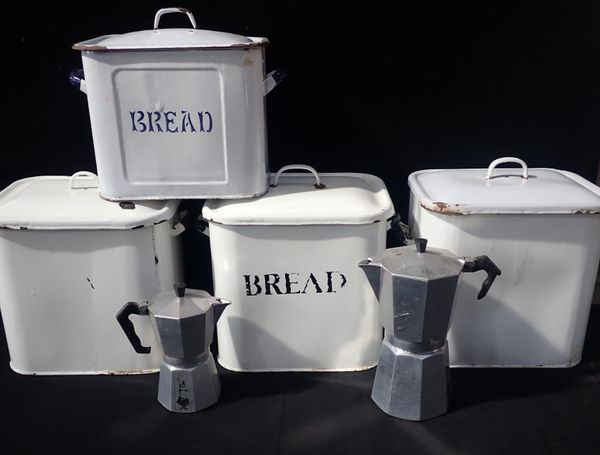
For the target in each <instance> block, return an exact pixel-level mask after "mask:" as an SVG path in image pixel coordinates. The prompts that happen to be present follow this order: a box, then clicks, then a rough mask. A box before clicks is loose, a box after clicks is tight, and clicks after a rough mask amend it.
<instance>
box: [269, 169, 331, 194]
mask: <svg viewBox="0 0 600 455" xmlns="http://www.w3.org/2000/svg"><path fill="white" fill-rule="evenodd" d="M292 169H300V170H303V171H308V172H310V173H311V174H312V175H314V177H315V180H316V181H317V183H316V184H315V188H317V189H322V188H325V185H323V184H322V183H321V177H319V173H318V172H317V171H316V169H315V168H314V167H312V166H308V165H307V164H288V165H286V166H283V167H282V168H281V169H279V170H278V171H277V174H275V180H274V181H273V183H272V184H271V186H272V187H276V186H277V185H278V184H279V176H280V175H281V174H283V173H284V172H285V171H289V170H292Z"/></svg>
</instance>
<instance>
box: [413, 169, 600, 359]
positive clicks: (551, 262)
mask: <svg viewBox="0 0 600 455" xmlns="http://www.w3.org/2000/svg"><path fill="white" fill-rule="evenodd" d="M503 171H504V170H503ZM529 171H530V177H529V179H527V183H526V184H524V186H521V185H523V182H522V181H521V177H509V178H507V179H503V183H501V184H500V185H498V186H496V187H493V189H492V190H491V191H490V192H489V193H486V192H487V191H488V190H487V189H488V188H489V187H486V184H485V182H483V181H481V182H479V185H480V187H479V188H480V189H481V188H482V189H481V191H479V192H477V191H475V192H474V191H473V188H474V185H476V184H477V182H476V180H475V179H473V178H471V176H472V175H474V174H475V173H478V174H481V173H483V176H484V177H485V172H486V170H485V169H479V170H477V169H472V170H467V172H466V173H465V171H464V170H460V171H456V170H435V171H431V173H430V174H429V171H420V172H418V173H415V174H412V175H411V177H410V178H409V185H410V187H411V202H410V214H409V224H410V227H411V232H412V235H413V236H415V237H425V238H427V239H428V240H429V243H428V245H431V246H432V247H437V248H445V249H447V250H450V251H452V252H454V253H456V254H460V255H461V256H463V255H464V256H476V255H480V254H486V255H488V256H489V257H490V258H491V259H492V260H493V261H494V262H495V263H496V265H498V267H499V268H500V269H501V270H502V275H501V276H499V277H498V278H497V279H496V281H495V282H494V285H493V286H492V287H491V289H490V292H489V294H488V295H487V297H486V298H485V299H483V300H481V301H477V300H476V295H477V290H478V289H479V286H480V282H481V276H479V274H464V275H463V276H462V277H461V279H460V282H459V285H458V290H457V294H456V300H455V305H454V313H453V320H452V324H451V328H450V333H449V336H448V340H449V343H450V361H451V364H452V365H453V366H481V367H487V366H491V367H568V366H573V365H575V364H577V363H578V362H579V361H580V359H581V352H582V348H583V342H584V337H585V330H586V326H587V320H588V317H589V310H590V304H591V300H592V293H593V289H594V280H595V277H596V273H597V270H598V262H599V260H600V235H599V233H600V214H598V213H597V210H598V205H599V204H598V200H600V197H599V196H598V195H600V188H598V187H596V186H595V185H593V184H591V183H589V182H587V181H585V180H584V179H582V178H581V177H579V176H576V175H574V174H572V173H569V172H565V171H557V170H551V169H529ZM511 172H514V170H511ZM520 172H521V171H520V170H517V173H519V174H520ZM497 173H499V169H496V170H495V171H494V175H496V174H497ZM445 174H448V175H445ZM428 175H429V176H430V177H431V180H427V179H425V178H424V177H426V176H428ZM459 175H462V176H463V177H464V183H465V184H464V186H458V185H457V182H458V180H459ZM434 176H435V180H433V179H434ZM415 177H416V178H418V180H416V179H415ZM532 177H537V179H535V178H534V179H532ZM515 179H518V181H517V180H515ZM441 182H444V185H446V189H447V191H446V195H444V194H443V191H442V186H441ZM531 182H533V183H532V184H531V185H530V183H531ZM417 188H419V189H417ZM528 189H531V192H529V191H528ZM423 192H426V193H427V194H428V195H434V196H432V197H433V199H431V198H430V199H429V201H431V200H435V201H436V202H445V203H446V202H447V203H449V204H454V203H456V204H458V205H459V210H461V211H462V212H463V213H467V212H468V213H470V212H471V209H468V210H467V209H465V207H467V206H469V207H473V206H474V205H477V213H479V212H481V214H468V215H453V214H452V213H451V212H444V211H443V210H440V211H441V213H436V212H434V211H432V210H431V209H429V208H430V207H431V206H430V205H429V203H428V202H427V203H425V204H423V201H422V200H421V199H420V197H419V196H418V194H423ZM503 193H505V194H506V196H505V197H503V196H502V195H503ZM485 194H492V195H493V198H492V199H490V201H489V205H488V204H486V203H485ZM423 205H424V206H425V207H427V208H424V207H423ZM434 208H435V206H434ZM438 208H439V207H438ZM525 208H526V209H527V212H526V213H520V212H521V211H523V210H524V209H525ZM583 209H586V210H590V211H596V213H567V211H569V212H571V211H572V212H577V211H579V210H582V211H583ZM499 210H502V211H503V212H502V213H498V214H487V213H488V212H494V211H499ZM549 212H550V213H549ZM553 212H556V213H553Z"/></svg>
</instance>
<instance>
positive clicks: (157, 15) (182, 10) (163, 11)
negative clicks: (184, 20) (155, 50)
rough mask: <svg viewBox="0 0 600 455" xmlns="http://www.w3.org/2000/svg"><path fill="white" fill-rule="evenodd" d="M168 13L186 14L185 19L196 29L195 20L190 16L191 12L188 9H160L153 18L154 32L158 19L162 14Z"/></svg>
mask: <svg viewBox="0 0 600 455" xmlns="http://www.w3.org/2000/svg"><path fill="white" fill-rule="evenodd" d="M169 13H183V14H187V17H188V18H189V20H190V22H191V23H192V27H193V28H196V19H194V15H193V14H192V12H191V11H190V10H189V9H186V8H162V9H159V10H158V11H157V12H156V16H154V30H157V29H158V24H159V22H160V17H161V16H162V15H163V14H169Z"/></svg>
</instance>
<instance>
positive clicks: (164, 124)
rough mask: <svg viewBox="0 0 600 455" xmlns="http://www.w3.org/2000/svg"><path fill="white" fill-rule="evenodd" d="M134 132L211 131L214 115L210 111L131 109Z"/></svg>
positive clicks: (187, 132)
mask: <svg viewBox="0 0 600 455" xmlns="http://www.w3.org/2000/svg"><path fill="white" fill-rule="evenodd" d="M129 117H130V119H131V131H132V132H134V133H171V134H175V133H179V134H182V133H185V134H194V133H195V134H198V133H211V132H212V131H213V129H214V123H213V116H212V114H211V113H210V112H209V111H190V110H187V109H181V110H180V111H179V112H177V111H165V112H162V111H138V110H135V111H129Z"/></svg>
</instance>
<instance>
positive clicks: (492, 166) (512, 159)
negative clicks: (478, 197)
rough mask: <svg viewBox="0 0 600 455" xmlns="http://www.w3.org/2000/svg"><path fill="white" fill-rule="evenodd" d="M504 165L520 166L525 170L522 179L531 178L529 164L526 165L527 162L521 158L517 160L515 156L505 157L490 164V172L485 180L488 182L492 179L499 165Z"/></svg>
mask: <svg viewBox="0 0 600 455" xmlns="http://www.w3.org/2000/svg"><path fill="white" fill-rule="evenodd" d="M503 163H517V164H520V165H521V167H522V168H523V173H522V174H521V177H523V178H524V179H526V178H528V177H529V173H528V168H527V163H525V161H523V160H522V159H521V158H515V157H514V156H505V157H502V158H498V159H496V160H494V161H492V162H491V163H490V166H489V167H488V171H487V175H486V177H485V179H486V180H489V179H491V178H492V173H493V172H494V169H495V168H496V166H498V165H499V164H503Z"/></svg>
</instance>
